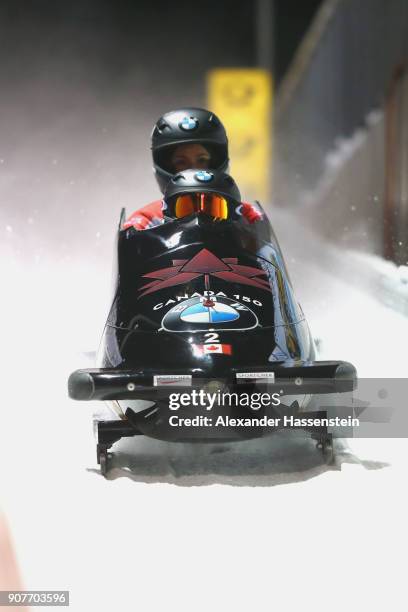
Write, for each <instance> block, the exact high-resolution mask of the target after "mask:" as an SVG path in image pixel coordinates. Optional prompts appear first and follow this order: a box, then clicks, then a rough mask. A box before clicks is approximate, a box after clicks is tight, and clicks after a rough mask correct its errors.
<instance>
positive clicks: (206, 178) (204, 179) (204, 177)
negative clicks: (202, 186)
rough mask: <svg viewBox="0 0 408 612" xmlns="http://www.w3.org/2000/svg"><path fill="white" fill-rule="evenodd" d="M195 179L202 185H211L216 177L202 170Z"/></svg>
mask: <svg viewBox="0 0 408 612" xmlns="http://www.w3.org/2000/svg"><path fill="white" fill-rule="evenodd" d="M194 178H196V179H197V181H200V183H209V182H210V181H212V180H213V178H214V175H213V173H212V172H207V171H206V170H200V172H196V173H195V175H194Z"/></svg>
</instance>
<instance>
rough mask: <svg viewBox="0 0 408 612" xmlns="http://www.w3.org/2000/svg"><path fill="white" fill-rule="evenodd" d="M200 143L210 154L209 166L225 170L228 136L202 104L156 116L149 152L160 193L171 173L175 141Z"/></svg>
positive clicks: (177, 142) (177, 143)
mask: <svg viewBox="0 0 408 612" xmlns="http://www.w3.org/2000/svg"><path fill="white" fill-rule="evenodd" d="M181 144H202V145H203V146H205V148H206V149H208V152H209V153H210V156H211V162H210V164H211V169H212V170H220V171H226V170H227V167H228V139H227V134H226V132H225V128H224V126H223V125H222V123H221V121H220V120H219V119H218V117H217V116H216V115H214V113H211V112H210V111H208V110H205V109H204V108H191V107H187V108H181V109H179V110H175V111H170V112H169V113H166V114H165V115H163V117H160V119H159V120H158V121H157V123H156V125H155V126H154V128H153V132H152V155H153V164H154V170H155V174H156V179H157V182H158V183H159V187H160V189H161V191H162V192H163V193H164V190H165V188H166V185H167V183H168V182H169V180H170V179H171V177H172V176H173V175H174V171H173V169H172V167H171V164H170V156H171V153H172V152H173V151H174V149H175V147H176V146H177V145H181Z"/></svg>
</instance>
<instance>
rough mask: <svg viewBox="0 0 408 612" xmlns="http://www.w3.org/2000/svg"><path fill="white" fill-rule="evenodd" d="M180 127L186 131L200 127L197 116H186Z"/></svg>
mask: <svg viewBox="0 0 408 612" xmlns="http://www.w3.org/2000/svg"><path fill="white" fill-rule="evenodd" d="M179 127H180V128H181V129H182V130H184V131H185V132H190V131H191V130H195V129H197V128H198V119H196V118H195V117H184V118H183V119H182V120H181V121H180V123H179Z"/></svg>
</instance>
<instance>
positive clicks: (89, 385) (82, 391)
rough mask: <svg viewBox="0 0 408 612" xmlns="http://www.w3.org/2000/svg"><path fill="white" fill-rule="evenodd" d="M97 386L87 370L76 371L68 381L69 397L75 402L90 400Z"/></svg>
mask: <svg viewBox="0 0 408 612" xmlns="http://www.w3.org/2000/svg"><path fill="white" fill-rule="evenodd" d="M94 391H95V385H94V381H93V379H92V376H91V375H90V374H89V372H85V370H76V371H75V372H73V373H72V374H71V376H70V377H69V379H68V395H69V397H70V398H72V399H75V400H90V399H91V398H92V396H93V394H94Z"/></svg>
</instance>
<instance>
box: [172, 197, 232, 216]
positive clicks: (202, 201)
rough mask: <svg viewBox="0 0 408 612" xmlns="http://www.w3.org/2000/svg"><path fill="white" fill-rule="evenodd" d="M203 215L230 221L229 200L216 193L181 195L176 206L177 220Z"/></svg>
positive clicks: (176, 201)
mask: <svg viewBox="0 0 408 612" xmlns="http://www.w3.org/2000/svg"><path fill="white" fill-rule="evenodd" d="M194 213H203V214H205V215H208V216H209V217H214V219H228V202H227V200H226V199H225V198H224V197H223V196H221V195H218V194H215V193H187V194H183V195H179V196H178V197H177V198H176V200H175V204H174V215H175V216H176V217H177V219H181V218H182V217H187V216H188V215H193V214H194Z"/></svg>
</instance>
